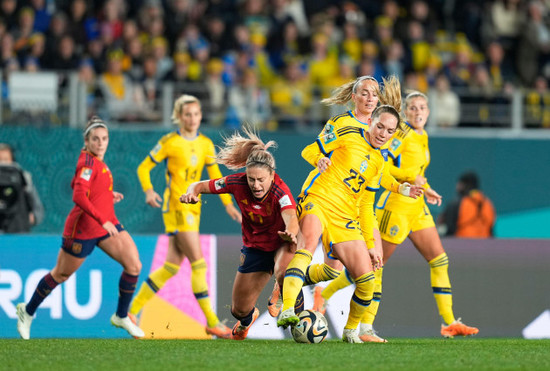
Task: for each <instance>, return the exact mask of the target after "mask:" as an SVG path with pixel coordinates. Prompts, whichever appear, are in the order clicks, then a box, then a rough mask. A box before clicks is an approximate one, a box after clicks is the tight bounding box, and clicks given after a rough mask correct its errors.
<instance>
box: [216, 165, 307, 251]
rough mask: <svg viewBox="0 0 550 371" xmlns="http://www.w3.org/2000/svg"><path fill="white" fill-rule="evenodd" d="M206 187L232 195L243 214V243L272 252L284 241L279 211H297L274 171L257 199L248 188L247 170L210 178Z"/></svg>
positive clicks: (287, 191)
mask: <svg viewBox="0 0 550 371" xmlns="http://www.w3.org/2000/svg"><path fill="white" fill-rule="evenodd" d="M209 187H210V192H212V193H215V194H220V193H231V194H233V197H234V198H235V201H237V205H239V208H240V209H241V213H242V217H243V221H242V225H241V227H242V234H243V244H244V246H246V247H251V248H254V249H259V250H263V251H275V250H277V249H278V248H280V247H281V243H282V242H283V240H282V239H281V238H280V237H279V235H278V233H277V232H278V231H284V230H285V229H286V226H285V223H284V220H283V218H282V216H281V212H282V211H283V210H286V209H290V210H296V204H295V202H294V198H293V197H292V194H291V192H290V189H289V188H288V186H287V185H286V184H285V183H284V182H283V180H282V179H281V178H280V177H279V176H278V175H277V174H275V177H274V179H273V183H272V184H271V188H270V189H269V191H268V192H267V193H266V195H265V196H264V197H263V198H262V199H257V198H256V197H254V195H253V194H252V192H251V191H250V187H249V186H248V182H247V179H246V173H237V174H232V175H228V176H226V177H224V178H220V179H213V180H210V182H209Z"/></svg>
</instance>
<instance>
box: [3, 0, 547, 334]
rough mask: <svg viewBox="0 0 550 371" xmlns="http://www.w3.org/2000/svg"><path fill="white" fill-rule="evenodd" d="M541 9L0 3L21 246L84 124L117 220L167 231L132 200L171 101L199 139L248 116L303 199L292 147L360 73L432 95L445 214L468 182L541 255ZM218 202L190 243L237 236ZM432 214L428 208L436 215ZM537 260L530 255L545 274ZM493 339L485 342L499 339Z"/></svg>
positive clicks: (263, 2) (60, 201)
mask: <svg viewBox="0 0 550 371" xmlns="http://www.w3.org/2000/svg"><path fill="white" fill-rule="evenodd" d="M549 9H550V8H549V3H548V2H547V1H543V0H532V1H527V0H484V1H454V0H447V1H442V0H411V1H392V0H388V1H367V0H363V1H359V0H357V1H336V0H334V1H331V0H317V1H299V0H208V1H198V0H197V1H195V0H136V1H122V0H106V1H87V0H73V1H67V0H56V1H54V0H28V1H17V0H2V1H0V67H1V69H2V74H1V76H2V94H1V95H0V142H6V143H8V144H10V145H11V146H13V148H14V149H15V151H16V157H17V161H18V162H19V163H20V164H21V166H22V167H23V168H25V169H26V170H28V171H30V172H31V173H32V175H33V179H34V182H35V185H36V187H37V189H38V192H39V194H40V196H41V199H42V201H43V203H44V205H45V220H44V221H43V222H42V223H41V224H40V225H38V226H36V227H34V228H33V230H32V233H31V234H30V235H29V236H27V237H29V238H31V241H32V238H40V236H42V235H45V234H47V235H59V234H60V233H61V231H62V226H63V223H64V219H65V217H66V215H67V213H68V211H69V210H70V208H71V207H72V201H71V189H70V180H71V178H72V176H73V172H74V166H75V161H76V158H77V156H78V152H79V150H80V148H81V146H82V137H81V129H82V127H83V126H84V125H85V123H86V121H87V119H88V118H89V117H90V116H92V115H99V116H101V117H102V118H104V119H106V120H107V121H108V122H109V124H110V127H111V142H110V147H109V151H108V153H107V155H106V162H107V164H108V165H109V166H110V168H111V170H112V172H113V175H114V178H115V189H116V190H118V191H120V192H122V193H124V194H125V200H124V202H123V203H121V204H120V205H119V206H117V214H118V216H119V218H120V220H121V221H122V222H123V223H124V225H125V226H126V228H127V229H128V230H129V231H130V232H131V233H132V234H133V235H147V236H151V235H158V234H161V233H162V232H163V224H162V219H161V215H160V213H159V212H158V210H152V209H150V208H149V207H147V205H145V203H144V202H143V201H144V196H143V193H142V191H141V189H140V186H139V183H138V181H137V175H136V168H137V165H138V164H139V162H140V161H141V160H142V159H143V158H144V157H145V156H146V155H147V153H148V151H149V150H150V149H151V148H152V147H153V146H154V144H155V143H156V141H157V140H158V139H159V138H160V137H161V136H162V135H163V134H165V133H166V132H168V131H170V130H172V129H173V127H172V124H171V122H170V116H171V110H172V104H173V101H174V99H175V98H176V97H177V96H179V95H180V94H182V93H188V94H194V95H196V96H197V97H199V98H200V99H201V100H202V104H203V113H204V119H203V126H202V129H201V131H202V132H203V133H205V134H206V135H208V136H209V137H210V138H212V139H213V141H214V142H215V143H216V144H220V142H221V136H222V135H223V134H224V133H228V132H230V131H231V130H235V129H238V128H239V127H240V126H241V124H242V123H245V122H246V123H249V124H252V125H253V126H254V127H256V128H257V129H259V130H261V132H262V137H263V138H264V139H267V140H269V139H274V140H276V141H277V142H278V143H279V149H278V150H277V151H276V152H275V157H276V160H277V162H278V172H279V173H280V175H281V176H282V177H283V179H285V181H287V183H288V184H289V185H290V187H291V190H292V191H293V193H294V194H295V195H297V194H298V192H299V189H300V187H301V182H302V181H303V179H304V175H305V174H306V172H308V171H309V165H308V164H307V163H306V162H305V161H302V160H301V159H300V152H301V150H302V148H303V147H304V146H305V145H307V144H309V143H311V142H312V141H313V140H314V138H315V136H316V135H317V134H318V132H319V131H320V130H321V128H322V127H323V125H324V122H325V121H326V120H327V119H328V118H329V117H330V116H331V115H332V114H335V113H339V112H342V111H343V110H345V107H332V108H330V109H328V108H326V107H323V106H321V105H320V104H319V101H320V99H322V98H323V97H326V96H328V95H329V94H330V92H331V91H332V89H334V88H335V87H337V86H339V85H340V84H342V83H344V82H346V81H349V80H351V79H354V78H355V77H356V76H357V75H365V74H369V75H373V76H375V77H376V78H377V79H378V80H379V81H381V77H382V76H386V75H388V74H396V75H398V76H399V77H400V80H401V83H402V85H403V87H404V92H406V91H408V90H419V91H422V92H424V93H426V94H427V95H428V96H429V97H430V108H431V116H430V120H429V124H428V126H427V131H428V133H429V134H430V148H431V154H432V163H431V165H430V168H429V169H428V178H429V181H430V184H431V185H432V186H433V187H434V189H436V190H438V191H439V193H441V194H442V195H443V197H444V203H445V202H448V201H450V200H451V199H452V198H453V197H454V194H455V191H454V186H455V182H456V180H457V178H458V176H459V174H461V173H462V172H463V171H465V170H474V171H476V172H477V173H478V174H479V176H480V180H481V188H482V189H483V190H484V192H485V193H486V194H487V195H488V196H489V197H490V198H491V199H492V200H493V202H494V204H495V207H496V210H497V225H496V229H495V234H496V237H498V238H499V239H519V238H522V239H525V238H537V239H541V240H540V241H541V244H542V245H547V240H543V239H547V238H550V229H549V228H548V220H550V219H549V218H550V198H549V197H548V191H547V188H548V187H547V184H548V183H549V181H550V173H549V172H548V164H549V163H550V151H549V143H550V130H549V129H550V91H549V90H548V83H547V81H548V79H549V78H550V63H549V62H550V12H549ZM222 171H224V173H225V174H227V171H226V170H223V169H222ZM163 177H164V175H163V171H162V169H159V168H157V169H155V170H154V171H153V178H154V184H155V187H156V189H157V190H161V189H162V187H163V183H164V179H163ZM220 206H221V204H220V202H219V200H218V198H216V197H210V198H207V201H206V203H205V204H204V206H203V217H202V224H201V228H202V229H201V230H202V232H203V233H208V234H217V235H223V236H226V235H233V236H235V235H238V234H239V233H240V230H239V226H238V225H235V224H234V223H231V222H230V221H229V220H226V219H223V218H225V217H224V216H220V212H219V211H220V210H221V209H220ZM443 206H445V205H443ZM441 209H442V208H433V207H432V212H433V214H434V216H437V214H438V213H439V212H440V210H441ZM222 214H223V215H225V213H222ZM144 238H146V237H144ZM6 241H8V239H6V238H3V237H2V236H0V257H3V258H2V259H0V268H6V267H8V266H9V263H8V261H9V260H8V259H7V255H5V250H6V249H15V248H16V247H15V246H13V245H11V244H12V243H13V242H10V245H8V244H7V242H6ZM10 241H13V240H10ZM228 241H233V242H234V239H233V237H231V238H229V239H228ZM516 241H517V243H513V242H512V245H515V246H516V248H517V249H520V248H521V247H520V246H523V243H522V242H520V241H521V240H516ZM27 244H32V243H30V242H27ZM148 244H150V242H148ZM237 244H238V242H237ZM448 244H449V245H452V246H455V245H456V247H455V248H454V250H453V249H452V250H450V251H451V253H449V255H450V256H451V259H453V255H452V252H455V251H456V253H457V254H458V253H459V252H460V248H459V247H460V245H461V244H463V245H464V246H465V251H469V252H471V251H473V250H472V249H471V247H472V246H475V247H476V248H479V249H483V248H484V246H485V245H484V244H483V242H474V243H473V245H471V244H470V241H468V242H460V243H457V242H456V241H452V240H449V242H448ZM498 244H499V243H498V242H496V245H498ZM503 244H505V245H507V246H508V245H509V244H510V242H505V243H504V242H503ZM153 245H154V243H153ZM222 245H223V243H222ZM488 246H492V247H493V248H492V249H491V251H492V252H494V253H495V254H496V256H495V261H498V259H500V258H504V257H503V256H502V255H499V254H508V253H510V251H509V250H506V249H503V250H502V252H499V250H498V249H497V248H496V247H495V242H494V241H491V242H490V243H488ZM537 246H539V245H537ZM238 247H239V246H238V245H236V246H233V247H230V248H232V249H234V250H235V251H238ZM57 248H58V246H57V245H52V246H51V247H49V249H51V253H50V255H51V258H50V259H49V260H48V261H46V262H45V263H42V262H41V263H40V268H49V267H50V265H51V264H53V259H54V256H55V254H56V251H57ZM2 250H4V252H3V251H2ZM512 250H513V249H512ZM30 251H32V250H30ZM537 251H538V250H537ZM538 254H539V253H532V254H531V255H528V256H530V257H531V259H534V260H535V261H537V259H538V258H540V259H543V261H546V262H548V260H547V259H546V258H547V256H544V255H538ZM10 256H11V255H10ZM461 256H462V255H461ZM537 257H538V258H537ZM462 259H463V258H460V259H458V260H459V261H461V262H463V264H464V265H467V264H468V259H466V258H464V260H462ZM544 259H546V260H544ZM26 260H31V259H30V257H25V258H21V262H20V263H21V264H22V263H24V262H25V261H26ZM489 260H490V259H489ZM457 263H458V261H457ZM452 264H453V263H452ZM487 264H488V265H487V267H491V263H490V262H488V263H487ZM495 264H496V266H500V265H498V264H497V263H495ZM453 268H454V267H453V266H451V269H453ZM463 268H464V266H462V267H461V268H458V267H457V268H456V269H457V271H459V270H461V269H463ZM421 269H422V268H418V270H421ZM495 269H496V268H495ZM510 269H512V267H510ZM513 269H517V270H518V271H521V270H522V269H523V268H522V265H517V266H515V265H514V266H513ZM218 270H219V271H220V272H222V271H223V272H226V271H227V272H230V274H228V275H227V276H224V280H223V282H221V281H219V279H220V278H219V277H220V276H221V274H219V275H218V284H219V285H221V287H224V288H225V287H226V286H227V287H230V285H231V280H232V277H233V272H234V270H235V264H234V263H232V264H227V265H222V264H220V263H219V264H218ZM422 272H423V271H422ZM483 272H485V273H484V274H486V276H483V277H481V276H480V277H477V276H476V278H477V279H479V280H483V281H484V282H487V280H489V281H490V282H497V281H494V280H493V278H491V276H490V274H491V269H490V268H485V269H484V270H483ZM146 273H147V272H146V269H144V274H143V275H144V276H145V275H146ZM423 273H425V274H427V273H426V272H423ZM224 274H225V273H224ZM461 274H462V273H461ZM460 277H462V276H458V275H457V276H452V277H451V278H452V279H453V282H456V285H457V286H460V285H464V284H465V283H464V282H461V281H460ZM536 277H537V278H536V280H537V282H538V281H539V280H542V278H541V277H539V276H536ZM530 280H531V282H533V280H534V279H530ZM389 282H391V281H389ZM468 282H470V281H468ZM522 282H525V286H521V285H519V286H517V287H516V288H517V290H518V291H522V292H523V293H529V292H533V295H535V294H534V292H535V291H538V292H548V288H547V287H544V286H541V287H538V288H537V290H535V289H534V288H533V287H532V286H531V284H529V280H525V281H522ZM2 283H4V284H6V282H2ZM472 284H473V283H472ZM495 284H496V283H495ZM541 284H542V283H541ZM0 288H1V287H0ZM488 289H490V288H488ZM539 290H542V291H539ZM480 295H482V294H480ZM388 296H389V295H388ZM476 297H477V296H474V297H473V298H472V300H474V301H475V298H476ZM16 299H17V300H18V301H20V300H22V297H18V298H17V297H16V298H14V299H13V300H14V302H16ZM263 299H264V298H263V297H262V300H263ZM227 300H228V298H227V297H226V296H224V297H223V300H222V299H221V298H219V302H220V303H221V302H225V303H226V304H227V302H228V301H227ZM461 300H464V299H463V298H461ZM525 300H526V302H528V300H527V299H525ZM430 304H431V303H430ZM2 308H3V309H4V311H5V312H6V313H7V314H8V317H11V309H9V308H7V307H4V306H2ZM430 308H431V309H433V308H432V307H431V306H430ZM544 308H550V303H548V299H544V300H543V301H542V304H541V303H540V302H537V304H536V310H534V309H532V310H531V311H530V312H529V313H523V314H522V315H524V317H521V316H520V317H519V318H520V319H517V321H516V323H515V325H514V326H516V327H515V329H516V330H517V329H518V328H520V327H521V326H520V324H521V321H522V318H524V322H525V325H527V323H529V321H530V320H531V319H532V318H534V313H533V312H537V313H540V312H542V311H543V310H544ZM431 309H430V310H431ZM539 309H540V310H539ZM223 310H225V309H223ZM503 316H506V314H505V313H504V312H503ZM227 317H228V318H230V316H229V314H228V313H227ZM549 321H550V319H549ZM2 327H3V326H2ZM480 327H481V328H482V327H483V326H482V324H481V323H480ZM497 327H498V326H496V325H495V328H497ZM549 328H550V326H549ZM516 330H514V331H516ZM423 331H424V330H422V331H420V334H422V335H425V334H426V332H423ZM499 331H500V332H499ZM502 331H503V330H494V334H495V336H499V335H503V334H505V335H508V334H507V333H506V331H504V332H502ZM398 332H399V331H396V333H398ZM514 333H517V336H519V333H518V332H517V331H516V332H514ZM2 336H3V335H2ZM8 336H13V334H11V335H8ZM411 336H414V332H413V335H411ZM549 336H550V335H549Z"/></svg>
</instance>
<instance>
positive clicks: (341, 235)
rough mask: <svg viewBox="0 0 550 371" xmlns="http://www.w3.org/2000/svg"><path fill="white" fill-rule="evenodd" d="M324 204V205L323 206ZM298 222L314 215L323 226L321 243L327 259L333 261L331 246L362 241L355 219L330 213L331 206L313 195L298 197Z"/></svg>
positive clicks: (359, 228)
mask: <svg viewBox="0 0 550 371" xmlns="http://www.w3.org/2000/svg"><path fill="white" fill-rule="evenodd" d="M323 203H325V205H323ZM296 209H297V210H298V220H302V219H303V218H304V217H305V216H306V215H310V214H311V215H315V216H317V217H318V218H319V220H320V221H321V225H322V226H323V235H322V243H323V246H324V249H325V252H326V253H327V255H328V257H329V258H332V259H335V257H334V256H333V254H332V245H333V244H337V243H340V242H346V241H356V240H363V234H362V233H361V227H360V226H359V222H358V221H357V219H353V218H352V217H351V216H350V217H349V218H347V217H345V216H344V215H340V214H338V213H335V212H334V211H331V206H328V207H327V205H326V201H324V200H321V199H320V198H318V197H316V196H315V195H312V194H309V195H307V196H306V197H305V198H303V195H300V197H298V205H297V207H296Z"/></svg>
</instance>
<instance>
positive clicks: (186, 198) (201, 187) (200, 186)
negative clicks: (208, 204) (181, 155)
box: [180, 180, 212, 204]
mask: <svg viewBox="0 0 550 371" xmlns="http://www.w3.org/2000/svg"><path fill="white" fill-rule="evenodd" d="M208 183H209V180H203V181H201V182H195V183H191V184H190V185H189V187H188V188H187V193H186V194H183V195H181V196H180V202H181V203H183V204H196V203H197V202H199V201H200V199H199V195H200V194H202V193H212V192H210V187H209V186H208Z"/></svg>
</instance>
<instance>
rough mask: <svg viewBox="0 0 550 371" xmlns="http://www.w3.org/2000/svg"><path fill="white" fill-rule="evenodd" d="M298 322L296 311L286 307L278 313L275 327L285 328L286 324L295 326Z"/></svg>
mask: <svg viewBox="0 0 550 371" xmlns="http://www.w3.org/2000/svg"><path fill="white" fill-rule="evenodd" d="M298 322H300V319H299V318H298V316H297V315H296V313H294V308H288V309H286V310H284V311H283V312H281V314H280V315H279V319H277V327H282V328H285V329H286V328H287V327H288V326H290V327H294V326H296V325H297V324H298Z"/></svg>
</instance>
